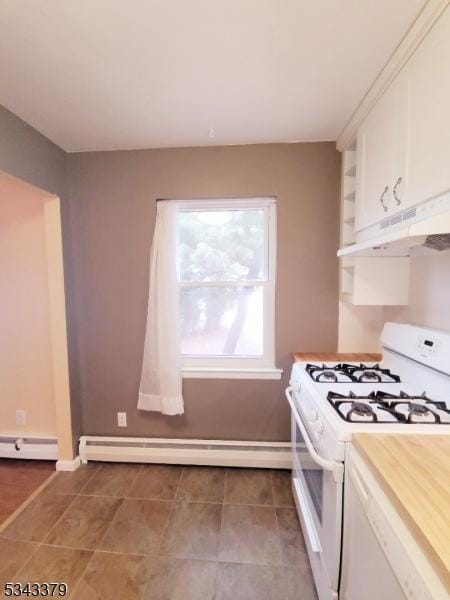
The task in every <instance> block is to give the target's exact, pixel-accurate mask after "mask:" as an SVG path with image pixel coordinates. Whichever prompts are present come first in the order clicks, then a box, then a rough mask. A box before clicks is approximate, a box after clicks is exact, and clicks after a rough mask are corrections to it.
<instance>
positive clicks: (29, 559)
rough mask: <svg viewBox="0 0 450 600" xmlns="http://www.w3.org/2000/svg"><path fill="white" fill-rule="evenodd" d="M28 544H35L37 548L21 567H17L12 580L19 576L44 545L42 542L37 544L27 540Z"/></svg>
mask: <svg viewBox="0 0 450 600" xmlns="http://www.w3.org/2000/svg"><path fill="white" fill-rule="evenodd" d="M4 539H7V538H4ZM12 541H19V542H23V541H24V540H12ZM27 543H28V544H35V545H36V548H35V550H34V552H32V553H31V555H30V556H29V557H28V559H27V560H26V561H25V562H24V563H23V565H22V566H21V567H19V568H18V569H17V571H16V572H15V573H14V576H13V577H12V580H13V581H15V580H16V578H17V577H18V576H19V573H20V572H21V571H22V569H24V568H25V567H26V566H27V565H28V563H29V562H31V560H32V559H33V558H34V556H35V555H36V554H37V552H38V550H39V548H40V547H41V546H42V544H37V543H35V542H27Z"/></svg>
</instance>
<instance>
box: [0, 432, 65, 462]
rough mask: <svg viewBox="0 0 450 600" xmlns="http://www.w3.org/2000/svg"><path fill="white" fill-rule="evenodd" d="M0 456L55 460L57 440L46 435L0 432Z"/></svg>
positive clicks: (56, 456)
mask: <svg viewBox="0 0 450 600" xmlns="http://www.w3.org/2000/svg"><path fill="white" fill-rule="evenodd" d="M0 457H1V458H24V459H28V460H30V459H31V460H33V459H34V460H57V459H58V444H57V440H56V438H54V437H47V436H45V437H43V436H37V435H30V434H22V435H20V434H16V433H0Z"/></svg>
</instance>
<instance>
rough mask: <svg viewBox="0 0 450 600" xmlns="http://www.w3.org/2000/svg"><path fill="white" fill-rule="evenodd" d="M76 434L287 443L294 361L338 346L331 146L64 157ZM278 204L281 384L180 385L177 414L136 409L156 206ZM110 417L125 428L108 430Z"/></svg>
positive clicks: (335, 158) (334, 155) (334, 156)
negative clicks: (246, 200)
mask: <svg viewBox="0 0 450 600" xmlns="http://www.w3.org/2000/svg"><path fill="white" fill-rule="evenodd" d="M68 166H69V198H70V227H71V232H70V233H71V242H72V251H73V255H72V258H73V267H74V272H73V275H74V286H75V289H76V303H75V307H74V308H75V310H76V323H77V336H78V337H77V340H76V342H77V355H78V359H79V365H78V366H79V371H77V376H78V373H79V377H80V381H79V383H80V388H79V394H80V395H79V396H77V399H78V398H79V399H80V406H81V430H82V432H83V433H85V434H120V435H145V436H164V437H166V436H167V437H191V438H195V437H198V438H222V439H242V440H245V439H248V440H251V439H258V440H286V439H288V438H289V412H288V409H287V403H286V401H285V398H284V394H283V390H284V387H285V386H286V384H287V381H288V377H289V371H290V366H291V359H290V352H291V351H294V350H310V351H314V350H324V351H326V350H330V351H332V350H335V349H336V346H337V318H338V271H337V260H336V248H337V245H338V209H339V182H340V157H339V154H338V152H337V151H336V150H335V145H334V143H308V144H267V145H255V146H227V147H217V148H211V147H209V148H184V149H164V150H139V151H123V152H122V151H120V152H95V153H80V154H71V155H69V156H68ZM272 195H274V196H276V197H277V199H278V265H277V270H278V272H277V300H276V302H277V305H276V354H277V366H278V367H281V368H283V369H284V370H285V375H284V377H283V379H282V381H281V382H280V381H257V380H247V381H244V380H192V379H191V380H185V381H184V398H185V414H184V415H182V416H178V417H165V416H162V415H159V414H156V413H146V412H141V411H138V410H137V408H136V404H137V395H138V387H139V378H140V370H141V364H142V350H143V343H144V332H145V317H146V310H147V295H148V269H149V251H150V244H151V239H152V233H153V228H154V223H155V213H156V199H157V198H214V197H246V196H272ZM117 411H126V412H127V413H128V428H127V429H123V428H117V426H116V413H117Z"/></svg>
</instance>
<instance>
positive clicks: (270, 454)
mask: <svg viewBox="0 0 450 600" xmlns="http://www.w3.org/2000/svg"><path fill="white" fill-rule="evenodd" d="M79 452H80V459H81V462H82V463H83V464H86V463H87V462H88V461H90V460H93V461H111V462H138V463H166V464H175V465H210V466H221V467H262V468H268V469H290V468H291V464H292V462H291V461H292V459H291V447H290V443H289V442H241V441H221V440H189V439H180V440H177V439H162V438H135V437H133V438H125V437H103V436H98V437H96V436H89V435H87V436H82V437H81V438H80V448H79Z"/></svg>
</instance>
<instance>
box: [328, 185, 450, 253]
mask: <svg viewBox="0 0 450 600" xmlns="http://www.w3.org/2000/svg"><path fill="white" fill-rule="evenodd" d="M419 246H422V247H423V252H441V251H444V250H448V249H449V248H450V192H447V193H446V194H443V195H442V196H439V197H438V198H433V199H431V200H427V201H426V202H424V203H423V204H420V205H418V206H416V207H413V208H407V209H405V210H404V211H403V212H401V213H397V214H395V215H393V216H392V217H389V218H386V219H384V220H383V221H381V223H378V224H377V225H374V226H372V227H370V228H369V229H367V230H365V231H361V232H360V233H359V234H358V240H357V241H356V242H355V243H354V244H349V245H347V246H344V247H343V248H341V249H340V250H338V252H337V255H338V256H408V255H409V254H410V250H412V249H413V248H417V247H419Z"/></svg>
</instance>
